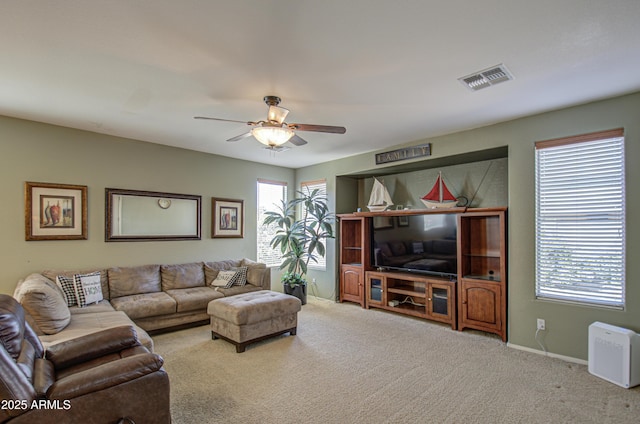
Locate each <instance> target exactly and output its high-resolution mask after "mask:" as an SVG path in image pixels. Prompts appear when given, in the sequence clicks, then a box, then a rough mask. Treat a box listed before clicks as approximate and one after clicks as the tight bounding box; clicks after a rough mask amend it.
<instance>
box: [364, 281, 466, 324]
mask: <svg viewBox="0 0 640 424" xmlns="http://www.w3.org/2000/svg"><path fill="white" fill-rule="evenodd" d="M365 292H366V308H367V309H369V308H380V309H386V310H388V311H392V312H397V313H400V314H405V315H411V316H415V317H418V318H425V319H429V320H433V321H440V322H444V323H447V324H450V325H451V328H452V329H454V330H455V329H456V313H455V307H456V301H455V296H456V283H455V282H454V281H449V280H447V279H444V278H438V277H428V276H424V275H417V274H411V273H405V272H387V271H382V272H380V271H367V273H366V275H365Z"/></svg>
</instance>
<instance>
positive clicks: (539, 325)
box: [538, 318, 546, 330]
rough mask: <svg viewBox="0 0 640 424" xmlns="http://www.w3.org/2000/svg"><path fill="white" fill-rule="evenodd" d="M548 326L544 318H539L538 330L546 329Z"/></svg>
mask: <svg viewBox="0 0 640 424" xmlns="http://www.w3.org/2000/svg"><path fill="white" fill-rule="evenodd" d="M545 328H546V326H545V322H544V320H543V319H542V318H538V330H544V329H545Z"/></svg>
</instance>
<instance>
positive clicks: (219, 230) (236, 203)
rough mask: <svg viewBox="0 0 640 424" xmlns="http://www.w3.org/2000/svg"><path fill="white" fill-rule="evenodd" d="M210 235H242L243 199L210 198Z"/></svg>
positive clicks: (238, 236) (239, 236) (218, 236)
mask: <svg viewBox="0 0 640 424" xmlns="http://www.w3.org/2000/svg"><path fill="white" fill-rule="evenodd" d="M211 211H212V212H211V221H212V222H211V237H212V238H243V237H244V200H237V199H221V198H217V197H213V198H211Z"/></svg>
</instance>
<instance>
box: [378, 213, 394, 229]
mask: <svg viewBox="0 0 640 424" xmlns="http://www.w3.org/2000/svg"><path fill="white" fill-rule="evenodd" d="M373 228H375V229H376V230H383V229H385V228H393V217H392V216H374V217H373Z"/></svg>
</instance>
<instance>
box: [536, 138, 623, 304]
mask: <svg viewBox="0 0 640 424" xmlns="http://www.w3.org/2000/svg"><path fill="white" fill-rule="evenodd" d="M624 176H625V173H624V132H623V130H622V129H617V130H611V131H604V132H599V133H592V134H586V135H581V136H575V137H569V138H563V139H555V140H547V141H540V142H537V143H536V296H537V297H539V298H549V299H557V300H565V301H572V302H579V303H587V304H596V305H604V306H611V307H617V308H623V307H624V302H625V184H624Z"/></svg>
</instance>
